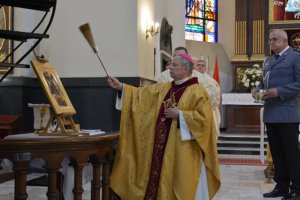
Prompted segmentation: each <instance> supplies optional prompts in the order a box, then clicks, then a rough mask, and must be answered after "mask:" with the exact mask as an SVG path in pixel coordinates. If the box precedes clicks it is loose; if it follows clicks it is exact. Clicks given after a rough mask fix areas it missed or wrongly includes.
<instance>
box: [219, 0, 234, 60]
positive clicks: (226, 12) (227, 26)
mask: <svg viewBox="0 0 300 200" xmlns="http://www.w3.org/2000/svg"><path fill="white" fill-rule="evenodd" d="M234 8H235V0H226V1H222V0H220V1H219V7H218V9H219V10H218V12H219V16H218V17H219V19H218V20H219V25H218V29H219V32H218V40H219V43H221V44H222V46H223V47H224V50H225V52H226V55H227V56H228V59H229V60H232V58H233V56H234V45H235V9H234Z"/></svg>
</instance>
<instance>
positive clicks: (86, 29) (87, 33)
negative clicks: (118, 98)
mask: <svg viewBox="0 0 300 200" xmlns="http://www.w3.org/2000/svg"><path fill="white" fill-rule="evenodd" d="M79 30H80V31H81V33H82V34H83V36H84V38H85V39H86V40H87V42H88V43H89V45H90V47H91V48H92V49H93V51H94V53H95V54H96V55H97V57H98V59H99V61H100V63H101V65H102V67H103V69H104V71H105V73H106V75H107V76H108V73H107V71H106V68H105V66H104V64H103V62H102V60H101V59H100V56H99V49H98V47H97V46H96V44H95V40H94V38H93V34H92V31H91V28H90V24H89V23H85V24H82V25H81V26H79Z"/></svg>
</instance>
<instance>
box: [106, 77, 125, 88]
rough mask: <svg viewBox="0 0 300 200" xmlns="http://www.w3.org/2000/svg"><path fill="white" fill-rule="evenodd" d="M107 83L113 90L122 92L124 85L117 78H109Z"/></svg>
mask: <svg viewBox="0 0 300 200" xmlns="http://www.w3.org/2000/svg"><path fill="white" fill-rule="evenodd" d="M107 83H108V85H109V86H110V87H111V88H114V89H117V90H122V88H123V84H122V83H121V82H120V81H119V80H118V79H117V78H115V77H112V76H107Z"/></svg>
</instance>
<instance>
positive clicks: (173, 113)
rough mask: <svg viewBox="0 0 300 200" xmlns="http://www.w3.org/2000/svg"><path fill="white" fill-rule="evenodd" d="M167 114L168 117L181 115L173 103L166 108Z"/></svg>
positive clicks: (174, 117)
mask: <svg viewBox="0 0 300 200" xmlns="http://www.w3.org/2000/svg"><path fill="white" fill-rule="evenodd" d="M164 114H165V116H166V117H168V118H173V119H176V118H178V116H179V109H178V108H177V107H176V106H175V105H174V104H172V107H170V108H167V109H165V113H164Z"/></svg>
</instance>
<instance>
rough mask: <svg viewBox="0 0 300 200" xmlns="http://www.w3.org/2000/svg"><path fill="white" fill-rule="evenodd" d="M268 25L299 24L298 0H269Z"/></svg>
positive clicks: (299, 7) (299, 6)
mask: <svg viewBox="0 0 300 200" xmlns="http://www.w3.org/2000/svg"><path fill="white" fill-rule="evenodd" d="M269 23H270V24H293V23H300V0H269Z"/></svg>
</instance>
